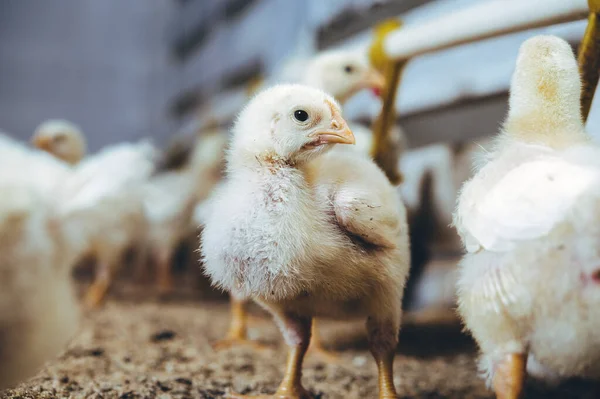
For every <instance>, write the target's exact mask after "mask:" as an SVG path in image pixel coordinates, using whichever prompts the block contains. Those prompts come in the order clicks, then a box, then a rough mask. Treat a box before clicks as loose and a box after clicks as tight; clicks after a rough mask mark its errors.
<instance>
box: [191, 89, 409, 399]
mask: <svg viewBox="0 0 600 399" xmlns="http://www.w3.org/2000/svg"><path fill="white" fill-rule="evenodd" d="M232 134H233V137H232V139H231V142H230V149H229V152H228V154H227V177H226V181H225V182H224V183H223V184H222V185H221V186H220V187H219V189H218V190H217V191H215V193H214V195H213V197H212V200H211V203H210V205H209V209H210V212H207V215H208V217H207V220H206V224H205V227H204V236H203V244H202V253H203V260H204V264H205V268H206V273H207V274H208V275H209V276H210V278H211V279H212V281H213V283H214V284H215V285H216V286H218V287H221V288H223V289H225V290H227V291H229V292H231V293H232V294H234V295H236V296H237V297H239V298H248V299H250V298H251V299H254V300H255V301H257V302H258V303H260V304H261V305H262V306H264V307H265V308H266V309H267V310H269V311H270V312H271V313H272V314H273V317H274V318H275V321H276V322H277V324H278V325H279V327H280V329H281V331H282V333H283V336H284V338H285V341H286V343H287V344H288V346H289V359H288V363H287V367H286V372H285V376H284V379H283V381H282V383H281V385H280V387H279V389H278V391H277V393H276V394H275V396H273V397H286V398H290V399H291V398H308V397H309V394H308V393H307V391H306V390H305V389H304V388H303V387H302V385H301V381H300V380H301V367H302V361H303V358H304V355H305V353H306V350H307V348H308V346H309V342H310V336H311V324H312V318H313V317H329V318H347V317H361V316H362V317H365V318H367V329H368V335H369V342H370V349H371V352H372V354H373V356H374V357H375V360H376V363H377V365H378V368H379V387H380V394H379V397H380V398H396V392H395V388H394V383H393V373H392V367H393V358H394V352H395V348H396V345H397V340H398V331H399V328H400V317H401V307H400V303H401V300H402V290H403V286H404V282H405V279H406V276H407V273H408V267H409V259H408V258H409V255H408V253H409V250H408V235H407V231H408V229H407V226H406V212H405V209H404V207H403V206H402V203H401V202H400V200H399V198H398V196H397V194H396V191H395V189H394V188H393V187H392V186H391V185H390V183H389V182H388V180H387V178H386V177H385V175H384V174H383V173H382V172H381V171H380V170H379V168H377V166H376V165H375V164H374V163H373V162H372V161H371V160H369V159H368V158H366V157H362V158H361V157H358V156H357V155H355V154H352V155H349V154H342V153H337V152H333V151H331V152H329V153H327V152H328V150H329V149H331V148H332V147H333V145H334V144H336V143H339V144H353V143H354V136H353V135H352V132H351V131H350V129H349V128H348V126H347V124H346V122H345V121H344V120H343V118H342V117H341V114H340V108H339V106H338V104H337V103H336V102H335V100H334V99H333V98H332V97H330V96H329V95H327V94H325V93H323V92H321V91H320V90H317V89H314V88H309V87H304V86H298V85H280V86H275V87H273V88H271V89H267V90H265V91H263V92H262V93H260V94H258V95H257V96H256V97H254V99H253V100H251V101H250V103H249V104H248V105H247V106H246V107H245V108H244V110H243V111H242V112H241V113H240V115H239V118H238V119H237V122H236V124H235V126H234V128H233V131H232Z"/></svg>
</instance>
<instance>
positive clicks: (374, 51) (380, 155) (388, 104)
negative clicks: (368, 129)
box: [370, 20, 405, 184]
mask: <svg viewBox="0 0 600 399" xmlns="http://www.w3.org/2000/svg"><path fill="white" fill-rule="evenodd" d="M401 25H402V23H401V22H400V21H398V20H388V21H385V22H383V23H382V24H380V25H379V26H378V27H377V28H376V29H375V41H374V42H373V45H372V47H371V49H370V58H371V62H372V63H373V65H374V66H375V67H376V68H378V69H379V70H381V71H382V72H383V73H384V75H385V88H384V90H383V93H382V97H381V98H382V101H383V104H382V107H381V113H380V114H379V117H378V118H377V119H376V120H375V122H374V123H373V148H372V149H371V153H372V155H373V159H374V161H375V162H376V163H377V165H379V167H380V168H381V169H382V170H383V171H384V172H385V174H386V176H387V177H388V179H389V180H390V182H392V184H400V183H401V182H402V174H401V173H400V171H399V170H398V156H397V155H398V154H395V153H394V152H393V148H392V146H391V145H390V138H389V132H390V129H391V128H392V127H393V126H394V123H395V120H396V93H397V92H398V84H399V83H400V74H401V73H402V70H403V69H404V65H405V63H404V62H395V61H392V60H389V59H388V58H387V57H386V55H385V52H384V50H383V44H384V41H385V38H386V37H387V36H388V35H389V34H391V32H394V31H395V30H397V29H399V28H400V26H401Z"/></svg>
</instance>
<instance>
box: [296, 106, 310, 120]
mask: <svg viewBox="0 0 600 399" xmlns="http://www.w3.org/2000/svg"><path fill="white" fill-rule="evenodd" d="M294 118H296V120H298V121H300V122H306V121H307V119H308V112H306V111H304V110H303V109H299V110H297V111H294Z"/></svg>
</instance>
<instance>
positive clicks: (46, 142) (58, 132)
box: [32, 119, 87, 165]
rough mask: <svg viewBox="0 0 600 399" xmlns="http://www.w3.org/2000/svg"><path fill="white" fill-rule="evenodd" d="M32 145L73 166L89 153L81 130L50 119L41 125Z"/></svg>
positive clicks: (65, 121) (64, 121)
mask: <svg viewBox="0 0 600 399" xmlns="http://www.w3.org/2000/svg"><path fill="white" fill-rule="evenodd" d="M32 143H33V144H34V145H35V146H36V147H37V148H39V149H42V150H44V151H47V152H49V153H51V154H53V155H54V156H55V157H57V158H58V159H62V160H63V161H65V162H67V163H69V164H71V165H74V164H76V163H77V162H79V161H80V160H81V159H82V158H83V157H84V155H85V153H86V151H87V150H86V142H85V138H84V136H83V133H82V132H81V129H79V127H78V126H76V125H74V124H73V123H71V122H69V121H67V120H63V119H50V120H47V121H45V122H43V123H42V124H41V125H39V126H38V127H37V128H36V129H35V132H34V133H33V137H32Z"/></svg>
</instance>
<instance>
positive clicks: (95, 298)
mask: <svg viewBox="0 0 600 399" xmlns="http://www.w3.org/2000/svg"><path fill="white" fill-rule="evenodd" d="M111 282H112V270H111V267H110V266H109V264H108V263H107V262H101V261H98V264H97V265H96V273H95V276H94V282H93V283H92V285H91V286H90V288H88V290H87V292H86V295H85V299H84V306H85V307H86V308H88V309H94V308H97V307H99V306H100V305H101V304H102V301H104V298H105V297H106V293H107V292H108V289H109V287H110V284H111Z"/></svg>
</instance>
